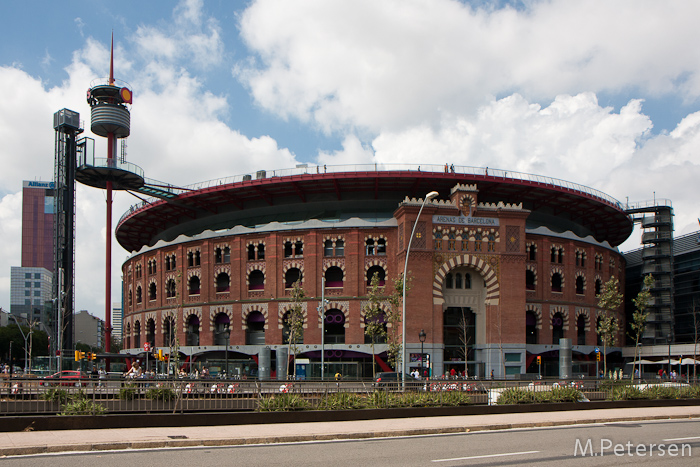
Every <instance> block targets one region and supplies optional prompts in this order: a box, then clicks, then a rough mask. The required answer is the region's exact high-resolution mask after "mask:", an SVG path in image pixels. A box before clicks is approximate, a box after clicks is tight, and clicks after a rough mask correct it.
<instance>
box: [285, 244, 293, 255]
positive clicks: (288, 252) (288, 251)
mask: <svg viewBox="0 0 700 467" xmlns="http://www.w3.org/2000/svg"><path fill="white" fill-rule="evenodd" d="M293 256H294V250H293V249H292V242H284V257H285V258H291V257H293Z"/></svg>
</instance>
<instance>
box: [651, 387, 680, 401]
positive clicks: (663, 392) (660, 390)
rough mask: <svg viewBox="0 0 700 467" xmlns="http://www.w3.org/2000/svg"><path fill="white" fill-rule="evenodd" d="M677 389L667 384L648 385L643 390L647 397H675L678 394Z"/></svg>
mask: <svg viewBox="0 0 700 467" xmlns="http://www.w3.org/2000/svg"><path fill="white" fill-rule="evenodd" d="M679 389H680V388H674V387H669V386H649V387H647V388H646V389H644V391H643V392H644V395H645V396H647V397H646V398H647V399H677V398H678V397H679V394H680V390H679Z"/></svg>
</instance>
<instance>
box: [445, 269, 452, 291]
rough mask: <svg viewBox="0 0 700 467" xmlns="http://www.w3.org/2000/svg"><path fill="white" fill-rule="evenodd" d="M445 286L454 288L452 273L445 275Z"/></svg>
mask: <svg viewBox="0 0 700 467" xmlns="http://www.w3.org/2000/svg"><path fill="white" fill-rule="evenodd" d="M445 288H446V289H451V288H452V273H449V274H447V275H445Z"/></svg>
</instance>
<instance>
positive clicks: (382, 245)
mask: <svg viewBox="0 0 700 467" xmlns="http://www.w3.org/2000/svg"><path fill="white" fill-rule="evenodd" d="M377 254H378V255H385V254H386V240H385V239H383V238H380V239H379V240H377Z"/></svg>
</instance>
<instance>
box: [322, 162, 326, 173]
mask: <svg viewBox="0 0 700 467" xmlns="http://www.w3.org/2000/svg"><path fill="white" fill-rule="evenodd" d="M323 173H326V164H323Z"/></svg>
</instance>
